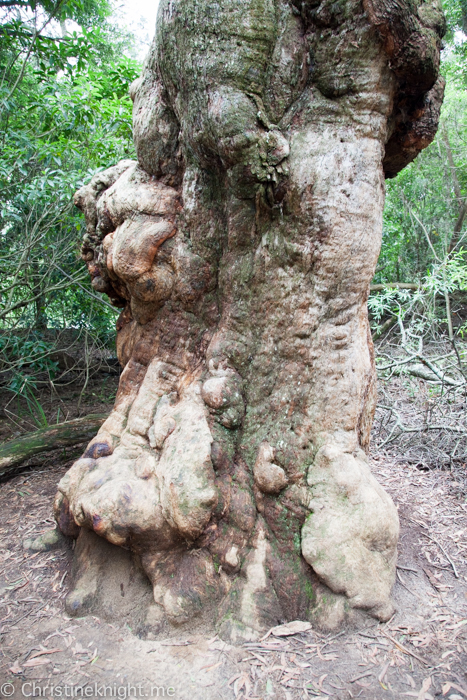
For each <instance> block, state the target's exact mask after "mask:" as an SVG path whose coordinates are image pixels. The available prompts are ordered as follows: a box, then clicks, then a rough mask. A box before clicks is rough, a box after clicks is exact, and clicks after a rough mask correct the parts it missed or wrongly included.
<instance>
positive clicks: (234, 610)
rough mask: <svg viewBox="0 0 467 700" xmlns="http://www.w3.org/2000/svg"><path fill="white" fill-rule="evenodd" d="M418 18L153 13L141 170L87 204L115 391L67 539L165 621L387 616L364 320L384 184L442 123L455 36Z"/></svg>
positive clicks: (383, 516) (138, 123) (398, 9)
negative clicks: (448, 55) (445, 50)
mask: <svg viewBox="0 0 467 700" xmlns="http://www.w3.org/2000/svg"><path fill="white" fill-rule="evenodd" d="M414 8H415V6H414V4H413V3H409V2H408V0H407V1H405V0H404V1H403V2H400V3H398V4H396V3H390V2H388V0H365V2H364V5H363V6H362V5H361V4H360V2H358V1H356V0H348V2H346V3H333V2H330V0H323V2H321V4H319V2H311V0H308V1H307V2H303V3H299V4H297V5H295V4H290V3H289V2H287V1H286V0H276V1H274V0H261V1H259V0H220V1H219V2H214V1H213V0H183V2H182V0H163V1H162V2H161V6H160V9H159V19H158V29H157V36H156V40H155V42H154V44H153V46H152V49H151V51H150V54H149V57H148V60H147V63H146V66H145V68H144V71H143V75H142V77H141V78H140V79H139V80H138V81H136V84H134V85H133V87H132V96H133V99H134V128H135V142H136V148H137V153H138V163H135V162H131V161H124V162H122V163H120V164H119V165H118V166H115V167H114V168H111V169H110V170H107V171H105V172H104V173H100V174H99V175H97V176H96V177H95V178H93V180H92V181H91V183H90V185H88V186H87V187H84V188H83V189H82V190H80V192H79V193H78V195H77V199H76V201H77V204H78V206H80V207H81V208H82V209H83V210H84V212H85V214H86V219H87V234H86V236H85V239H84V246H83V257H84V259H85V260H86V261H87V263H88V267H89V269H90V272H91V275H92V277H93V285H94V287H95V289H96V290H99V291H105V292H107V293H108V294H109V296H110V298H111V299H112V300H113V303H115V304H116V305H120V306H122V307H124V309H123V311H122V314H121V317H120V319H119V321H118V324H117V330H118V336H117V342H118V352H119V357H120V360H121V363H122V365H123V366H124V368H125V369H124V371H123V374H122V378H121V382H120V388H119V392H118V395H117V400H116V404H115V408H114V410H113V412H112V414H111V416H110V417H109V418H108V420H107V421H106V422H105V424H104V425H103V426H102V428H101V430H100V432H99V435H98V437H97V438H96V439H95V440H93V441H92V442H91V444H90V445H89V447H88V449H87V451H86V453H85V454H84V456H83V458H82V459H80V460H78V462H76V463H75V465H74V466H73V467H72V469H71V470H70V471H69V472H68V474H67V475H66V476H65V477H64V479H63V480H62V481H61V482H60V485H59V492H58V495H57V500H56V511H57V519H58V520H59V522H60V525H61V527H62V529H63V530H64V532H65V533H67V532H69V533H70V534H72V533H73V532H74V530H75V528H76V524H78V525H79V526H81V527H82V528H85V529H87V530H91V529H92V530H94V532H95V533H97V534H98V535H100V536H101V537H104V538H106V539H107V540H108V541H109V542H111V543H113V544H116V545H120V546H122V547H125V548H127V549H130V550H132V551H133V552H135V553H136V554H137V555H138V556H139V557H140V558H141V562H142V565H143V568H144V570H145V572H146V574H147V576H148V577H149V579H150V581H151V582H152V584H153V589H154V598H155V603H156V604H157V605H158V606H159V610H160V611H161V614H162V613H163V615H165V616H166V618H167V619H168V620H169V621H171V622H174V623H181V622H186V621H190V620H192V619H193V617H194V616H196V615H201V616H202V615H203V613H204V614H205V615H206V616H207V619H210V620H212V621H214V622H215V624H216V626H217V628H218V629H220V630H221V631H222V632H223V633H224V634H230V635H234V636H235V635H237V634H241V635H243V636H248V635H254V634H257V633H258V632H260V631H262V630H264V629H265V628H266V627H268V626H270V625H273V624H277V622H278V621H281V620H291V619H294V618H302V619H303V618H311V617H314V618H315V619H318V620H319V621H320V622H321V623H322V624H329V625H330V624H338V622H340V621H342V620H343V619H344V617H345V616H346V615H348V616H355V615H356V614H357V613H356V611H359V610H360V611H366V612H368V613H370V614H371V615H373V616H376V617H377V618H379V619H383V620H384V619H388V618H389V617H390V616H391V614H392V611H393V606H392V603H391V600H390V592H391V587H392V584H393V581H394V572H395V558H396V545H397V538H398V518H397V513H396V510H395V508H394V505H393V503H392V501H391V499H390V498H389V496H388V495H387V494H386V493H385V492H384V490H383V489H382V488H381V486H379V484H378V483H377V481H376V480H375V479H374V477H373V476H372V475H371V473H370V470H369V467H368V463H367V458H366V455H365V451H366V449H367V448H368V443H369V434H370V428H371V422H372V418H373V412H374V405H375V368H374V361H373V347H372V342H371V336H370V332H369V326H368V318H367V308H366V302H367V296H368V290H369V284H370V281H371V279H372V276H373V274H374V270H375V266H376V261H377V258H378V254H379V249H380V241H381V224H382V210H383V203H384V172H385V171H386V174H387V175H388V176H393V175H395V174H396V173H397V172H398V170H400V169H401V168H402V167H404V165H406V164H407V163H408V162H410V161H411V160H413V158H414V157H415V156H416V155H417V153H418V152H419V151H420V150H421V148H423V147H425V146H426V145H428V143H429V142H430V140H431V139H432V138H433V135H434V133H435V130H436V125H437V118H438V113H439V107H440V104H441V100H442V92H443V89H442V84H441V83H440V82H439V81H438V82H436V79H437V73H438V63H439V44H440V36H441V35H442V32H443V18H442V14H441V12H440V10H439V9H438V8H437V6H436V5H434V4H429V5H427V4H422V5H420V7H419V8H418V10H417V13H416V14H415V9H414ZM385 153H386V155H385ZM83 551H85V550H83ZM86 551H89V548H88V550H86ZM213 611H214V614H213Z"/></svg>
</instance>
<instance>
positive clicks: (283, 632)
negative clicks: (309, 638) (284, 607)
mask: <svg viewBox="0 0 467 700" xmlns="http://www.w3.org/2000/svg"><path fill="white" fill-rule="evenodd" d="M308 630H311V623H310V622H302V620H294V621H293V622H287V623H286V624H285V625H278V626H277V627H273V628H272V629H270V630H269V632H268V634H273V635H274V636H275V637H290V636H291V635H292V634H300V633H301V632H307V631H308Z"/></svg>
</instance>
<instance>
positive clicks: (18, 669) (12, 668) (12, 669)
mask: <svg viewBox="0 0 467 700" xmlns="http://www.w3.org/2000/svg"><path fill="white" fill-rule="evenodd" d="M8 670H9V671H10V672H11V673H15V674H16V673H22V671H23V669H22V668H21V666H20V665H19V663H18V661H15V663H14V664H13V666H10V668H9V669H8Z"/></svg>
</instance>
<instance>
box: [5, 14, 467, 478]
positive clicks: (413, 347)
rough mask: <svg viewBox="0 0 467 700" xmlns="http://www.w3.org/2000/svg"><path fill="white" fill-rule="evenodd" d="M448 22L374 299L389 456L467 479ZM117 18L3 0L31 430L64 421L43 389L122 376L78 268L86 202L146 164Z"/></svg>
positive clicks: (8, 374) (398, 191)
mask: <svg viewBox="0 0 467 700" xmlns="http://www.w3.org/2000/svg"><path fill="white" fill-rule="evenodd" d="M445 11H446V15H447V22H448V31H447V35H446V37H445V49H444V52H443V63H442V72H443V74H444V76H445V78H446V81H447V86H446V96H445V102H444V106H443V110H442V116H441V122H440V128H439V131H438V133H437V136H436V138H435V140H434V142H433V144H432V145H431V146H430V147H429V148H427V149H426V150H425V151H424V152H422V154H421V155H420V156H419V157H418V158H417V159H416V160H415V161H414V163H412V164H411V165H409V166H408V167H407V168H406V169H405V170H403V171H402V172H401V173H400V174H399V175H398V176H397V178H395V179H394V180H390V181H388V182H387V201H386V208H385V215H384V231H383V247H382V252H381V256H380V259H379V263H378V267H377V270H376V275H375V278H374V280H373V285H372V291H371V295H370V299H369V311H370V319H371V326H372V332H373V337H374V340H375V343H376V350H377V366H378V372H379V376H380V396H379V405H378V409H377V417H376V421H375V428H374V445H375V446H376V447H377V448H378V449H380V450H389V451H393V453H394V454H395V453H398V454H399V455H403V456H404V458H405V459H409V460H411V461H412V462H414V463H416V464H417V465H420V466H421V468H428V467H431V466H434V465H437V466H443V467H446V466H447V467H448V468H451V469H453V468H454V469H463V470H465V463H466V461H467V440H466V438H467V424H466V421H465V408H466V403H467V398H466V389H467V93H466V88H467V60H466V58H467V39H466V32H467V4H466V2H465V0H446V2H445ZM112 13H113V8H112V6H111V5H110V4H109V2H108V0H39V2H36V0H0V144H1V145H0V151H1V157H0V191H1V193H2V196H1V200H0V386H1V388H2V391H4V392H6V394H5V395H7V396H8V399H7V400H6V402H5V404H4V406H5V407H6V413H5V416H7V417H8V418H9V419H11V420H15V419H18V417H19V414H20V413H21V411H23V412H24V411H26V412H27V413H28V415H29V416H30V420H29V423H28V425H29V429H30V426H31V424H32V425H35V426H37V427H45V426H46V425H47V424H48V422H49V421H50V420H51V418H50V415H51V413H50V412H47V411H44V408H43V407H42V403H41V401H42V398H41V397H42V395H43V393H44V391H48V392H49V393H50V392H52V393H51V396H53V395H54V393H53V392H56V391H58V390H59V389H60V387H64V386H67V385H69V386H73V387H75V388H74V389H73V391H74V392H75V393H74V394H73V395H74V396H79V399H77V400H78V403H79V402H80V401H81V399H82V396H83V391H84V390H86V388H89V387H90V386H91V385H92V386H94V384H92V382H91V383H90V378H92V376H93V373H95V372H97V371H98V370H99V368H102V367H104V369H106V371H107V372H108V373H110V374H112V372H115V371H116V369H115V359H114V355H115V350H114V326H115V320H116V315H117V312H116V310H115V309H113V308H112V307H111V306H110V304H108V303H107V301H106V299H105V298H104V297H102V296H101V295H100V294H97V293H96V292H95V291H93V289H92V287H91V285H90V282H89V279H88V275H87V271H86V269H85V266H84V264H83V263H82V262H81V261H80V259H79V246H80V239H81V236H82V226H83V218H82V216H81V214H79V213H78V211H77V210H76V209H75V208H74V207H73V204H72V195H73V193H74V192H75V191H76V189H78V187H80V186H81V185H82V184H83V183H85V182H87V181H89V179H90V177H91V176H92V175H93V174H94V173H95V172H96V171H98V170H100V169H103V168H106V167H108V166H110V165H111V164H113V163H115V162H117V161H118V160H120V159H122V158H125V157H133V156H134V150H133V142H132V134H131V101H130V98H129V96H128V88H129V85H130V84H131V82H132V81H133V80H134V79H135V78H136V77H137V75H138V74H139V72H140V69H141V65H140V63H139V62H138V60H137V59H136V55H137V51H136V48H135V39H134V37H132V36H131V35H130V34H129V33H125V32H124V31H122V30H121V29H119V28H118V27H117V26H116V25H115V23H114V22H113V14H112ZM106 381H107V380H106ZM76 386H79V387H80V390H79V392H78V393H76ZM83 387H84V388H83ZM104 393H105V392H104ZM106 398H107V399H108V400H109V401H111V399H112V395H110V394H108V395H107V396H106ZM56 412H57V411H56V410H55V413H56ZM62 417H63V416H62ZM56 420H60V412H58V416H57V418H56ZM31 421H32V423H31Z"/></svg>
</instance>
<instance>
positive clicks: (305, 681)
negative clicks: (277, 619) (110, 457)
mask: <svg viewBox="0 0 467 700" xmlns="http://www.w3.org/2000/svg"><path fill="white" fill-rule="evenodd" d="M112 381H113V378H112ZM110 391H111V388H110V385H109V386H107V387H106V388H105V389H104V393H103V392H102V390H101V389H99V388H98V385H97V384H96V391H94V392H93V391H91V392H90V394H89V397H90V398H89V399H88V400H87V402H85V403H84V406H82V407H81V408H80V409H79V411H80V412H81V415H85V414H86V413H91V412H97V411H100V412H105V407H106V408H107V410H109V409H110V407H109V399H111V397H110V396H109V393H110ZM93 393H94V394H95V396H94V397H93V396H92V394H93ZM106 393H107V397H106V396H105V394H106ZM105 398H107V401H105ZM69 403H70V408H69V415H70V417H76V414H77V410H76V407H75V409H73V401H72V398H71V397H70V400H69ZM52 406H53V402H52V403H51V410H52ZM103 409H104V410H103ZM5 427H6V426H5ZM23 429H24V428H23ZM10 430H11V424H10ZM3 432H4V431H3ZM5 436H6V435H5ZM5 436H4V435H2V437H5ZM11 437H13V435H12V436H11ZM77 450H78V453H79V448H77ZM75 453H76V449H74V450H73V451H71V450H69V449H68V450H67V451H66V452H65V451H63V450H62V451H60V452H56V453H53V454H51V456H50V457H49V458H48V459H47V460H46V461H45V462H42V463H41V465H40V466H39V467H37V466H36V467H35V468H31V469H29V470H27V471H24V472H23V473H22V474H20V475H19V476H16V477H15V478H14V479H11V480H10V481H8V482H6V483H3V484H1V485H0V606H1V607H0V624H1V630H0V633H1V652H0V697H2V696H3V697H5V698H6V697H11V698H13V699H14V700H16V698H23V697H34V696H36V697H72V696H76V697H90V698H98V697H117V698H120V699H122V700H126V698H128V697H148V698H151V697H174V698H180V699H183V700H198V699H199V700H214V699H216V700H217V699H218V698H222V699H225V700H230V698H232V699H234V698H238V699H239V700H240V699H243V700H247V699H248V698H250V699H251V700H252V699H253V698H255V699H258V700H259V699H260V698H261V699H263V700H268V699H269V698H271V699H273V698H274V699H277V700H282V699H283V700H295V699H298V698H300V699H301V698H320V699H321V700H324V699H325V698H327V699H328V700H334V699H335V700H344V699H345V700H347V699H348V698H357V697H358V698H361V699H362V700H386V699H389V698H391V699H394V698H416V699H418V700H432V699H433V698H448V699H449V700H467V491H466V483H465V481H464V480H463V479H461V478H460V477H459V473H458V472H454V473H452V472H450V471H442V470H440V469H430V470H426V469H425V470H423V471H421V470H420V469H419V468H417V467H416V466H414V465H413V464H412V465H411V464H407V463H405V462H404V461H403V459H402V458H401V456H400V455H399V456H398V458H397V459H395V458H393V456H392V455H391V454H387V453H379V454H378V453H373V454H372V456H371V465H372V469H373V471H374V474H375V476H376V478H377V479H378V480H379V481H380V482H381V483H382V485H383V486H384V487H385V488H386V489H387V490H388V492H389V493H390V494H391V496H392V497H393V499H394V501H395V503H396V505H397V507H398V510H399V516H400V521H401V536H400V542H399V556H398V569H397V581H396V585H395V588H394V596H393V597H394V602H395V604H396V608H397V612H396V613H395V615H394V617H393V618H392V619H391V620H390V621H389V622H387V623H385V624H382V623H377V622H376V621H374V620H371V619H370V618H368V623H367V624H366V625H365V626H363V627H362V626H360V627H359V628H358V629H357V628H347V629H344V630H341V631H336V632H334V633H327V634H325V633H323V632H320V631H319V630H317V629H311V630H310V631H308V632H305V633H302V634H296V635H293V636H288V637H276V636H274V635H273V634H271V635H269V636H268V637H267V638H266V639H264V640H263V641H258V642H256V643H248V644H244V645H240V646H231V645H229V644H227V643H225V642H223V641H222V640H220V639H219V638H217V637H215V636H213V635H210V636H209V635H204V636H203V635H201V634H190V631H189V630H188V629H184V628H180V630H179V632H177V633H176V634H175V636H173V633H171V635H170V638H165V639H164V638H158V639H149V638H146V639H142V638H139V637H138V636H137V633H135V631H134V630H133V631H132V629H130V627H129V626H128V625H126V624H125V625H122V624H119V623H118V621H116V620H112V621H108V620H104V619H102V618H99V617H96V616H89V617H85V618H71V617H69V616H68V615H67V614H66V612H65V607H64V601H65V597H66V595H67V592H68V589H69V583H70V575H71V574H70V572H71V561H72V556H73V551H72V545H71V543H69V542H65V543H64V544H62V545H61V546H60V548H58V549H55V550H53V551H49V552H39V553H38V552H31V551H29V550H27V549H25V548H24V547H23V541H24V540H25V539H30V538H35V537H37V536H39V535H40V534H42V533H44V532H45V531H46V530H49V529H52V528H53V526H54V521H53V516H52V502H53V498H54V495H55V490H56V485H57V482H58V481H59V479H60V478H61V476H62V475H63V474H64V472H65V471H66V470H67V469H68V468H69V467H70V466H71V464H72V461H73V459H74V458H76V454H75ZM31 466H32V465H31ZM47 686H48V688H47Z"/></svg>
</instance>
